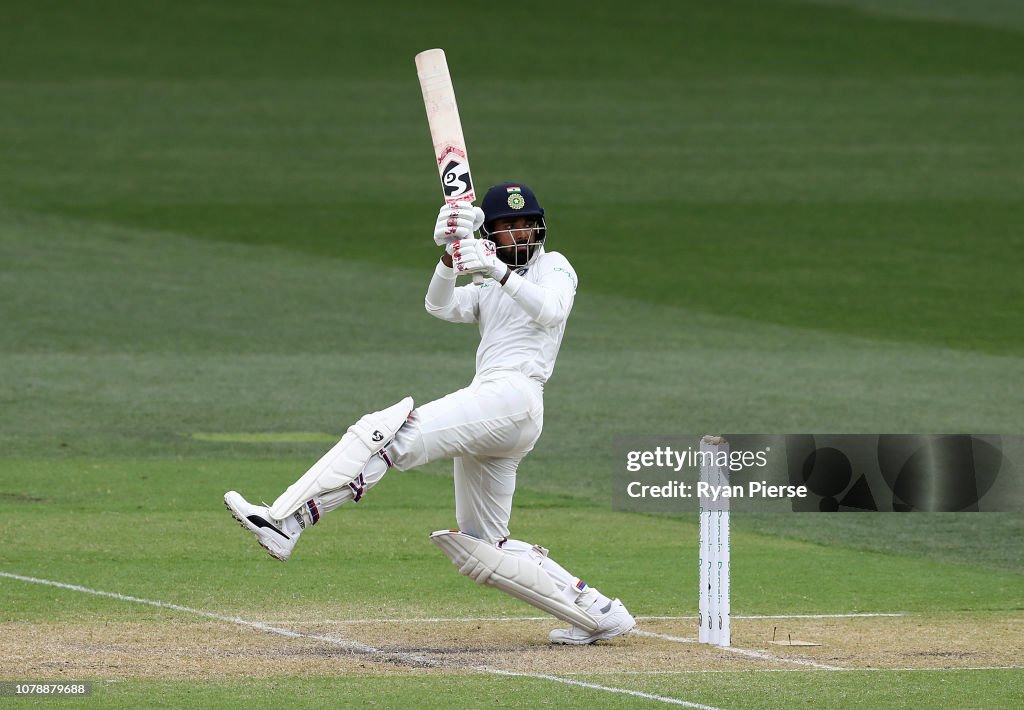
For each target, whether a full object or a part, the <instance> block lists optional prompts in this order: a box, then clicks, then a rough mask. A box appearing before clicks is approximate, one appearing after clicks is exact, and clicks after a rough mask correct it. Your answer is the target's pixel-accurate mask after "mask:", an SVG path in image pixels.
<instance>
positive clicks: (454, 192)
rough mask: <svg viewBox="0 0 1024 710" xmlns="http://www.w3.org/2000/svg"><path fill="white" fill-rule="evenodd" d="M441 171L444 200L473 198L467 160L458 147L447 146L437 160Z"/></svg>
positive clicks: (471, 180) (471, 199)
mask: <svg viewBox="0 0 1024 710" xmlns="http://www.w3.org/2000/svg"><path fill="white" fill-rule="evenodd" d="M437 163H438V165H439V166H440V171H441V187H442V189H443V190H444V197H445V199H446V200H449V201H452V200H469V201H470V202H472V201H473V200H474V199H475V197H476V196H475V195H474V194H473V179H472V177H470V174H469V161H468V160H466V154H465V153H464V152H462V151H460V150H459V149H458V148H454V147H449V148H447V149H445V151H444V152H443V153H442V154H441V157H440V158H439V159H438V161H437Z"/></svg>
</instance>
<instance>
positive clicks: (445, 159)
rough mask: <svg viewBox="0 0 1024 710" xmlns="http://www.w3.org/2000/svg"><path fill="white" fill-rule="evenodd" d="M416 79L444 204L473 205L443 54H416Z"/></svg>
mask: <svg viewBox="0 0 1024 710" xmlns="http://www.w3.org/2000/svg"><path fill="white" fill-rule="evenodd" d="M416 75H417V76H418V77H419V80H420V90H421V91H422V92H423V106H424V108H426V110H427V123H428V124H429V126H430V138H431V140H432V141H433V142H434V157H435V158H436V159H437V171H438V174H439V175H440V176H441V190H442V192H443V193H444V199H445V201H446V202H447V203H448V204H452V203H453V202H461V201H466V202H475V201H476V191H475V190H474V188H473V175H472V173H471V172H470V170H469V156H468V154H467V152H466V139H465V137H464V136H463V135H462V121H461V120H460V119H459V105H458V104H457V103H456V102H455V87H454V86H452V76H451V74H450V73H449V72H448V60H447V59H446V58H445V56H444V50H443V49H428V50H426V51H423V52H420V53H419V54H417V55H416ZM483 282H484V277H483V275H482V274H473V283H475V284H477V285H478V286H479V285H480V284H482V283H483Z"/></svg>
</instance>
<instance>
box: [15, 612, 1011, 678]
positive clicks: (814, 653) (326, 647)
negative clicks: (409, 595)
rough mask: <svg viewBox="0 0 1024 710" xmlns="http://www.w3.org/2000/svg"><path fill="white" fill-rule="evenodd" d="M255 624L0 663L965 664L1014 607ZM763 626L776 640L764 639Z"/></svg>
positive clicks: (64, 641)
mask: <svg viewBox="0 0 1024 710" xmlns="http://www.w3.org/2000/svg"><path fill="white" fill-rule="evenodd" d="M258 623H259V622H255V621H246V620H239V621H238V622H234V623H232V622H230V621H205V620H204V621H198V622H193V621H186V620H181V621H172V622H168V623H153V622H146V623H133V622H122V621H111V622H101V623H75V624H60V625H57V624H38V623H7V624H3V625H0V634H2V637H3V638H4V644H3V647H2V649H0V665H2V667H3V668H4V670H5V674H6V675H9V676H11V677H15V676H17V677H26V678H32V677H35V678H38V677H43V676H46V677H58V676H60V677H77V678H102V679H130V678H157V679H179V678H192V679H220V678H243V677H249V678H252V677H260V676H273V675H281V674H289V675H296V676H305V677H309V676H335V675H339V674H344V673H349V672H359V673H372V674H381V675H386V674H416V673H420V674H422V673H439V674H447V673H467V672H478V671H484V672H487V671H488V670H490V671H493V670H499V671H508V672H513V673H525V674H534V673H543V674H549V675H559V676H573V675H587V676H594V675H600V674H608V675H643V674H652V675H653V674H669V673H696V672H710V671H719V672H736V671H784V670H805V671H806V670H820V671H823V672H828V671H840V670H866V669H879V670H898V669H940V668H941V669H968V668H1006V667H1021V659H1022V658H1024V614H1014V615H1007V614H995V613H964V614H956V615H944V616H940V617H935V616H922V615H913V616H900V617H855V618H825V619H809V618H784V619H742V620H737V621H735V622H734V634H733V648H732V649H719V648H715V647H709V646H706V645H701V644H697V643H696V642H695V637H694V631H695V630H694V628H693V627H694V621H693V620H692V619H683V618H680V619H641V620H640V623H639V624H638V626H637V632H638V633H633V634H630V635H628V636H627V637H625V638H622V639H618V640H616V641H614V642H610V643H601V644H595V645H593V646H588V647H561V646H551V645H549V644H548V643H547V641H546V639H547V632H548V630H549V629H550V628H553V626H554V625H556V624H557V622H552V621H547V620H538V619H509V620H503V621H495V620H465V621H462V620H450V619H448V620H358V621H345V620H334V621H320V622H316V623H303V622H294V621H291V622H289V621H276V622H275V621H271V622H269V623H267V624H266V625H265V626H262V627H260V626H258ZM289 633H290V634H294V635H292V636H288V635H286V634H289ZM773 636H774V637H775V640H776V641H780V642H782V645H779V644H772V643H770V642H771V640H772V637H773ZM789 639H792V640H793V641H804V642H812V643H816V644H820V645H818V646H798V645H792V646H789V645H786V644H787V643H788V641H789Z"/></svg>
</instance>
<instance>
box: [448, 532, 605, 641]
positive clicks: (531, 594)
mask: <svg viewBox="0 0 1024 710" xmlns="http://www.w3.org/2000/svg"><path fill="white" fill-rule="evenodd" d="M430 541H431V542H433V543H434V544H435V545H437V546H438V547H440V548H441V550H443V551H444V554H446V555H447V556H448V559H450V560H451V561H452V562H453V563H454V564H455V566H456V567H458V568H459V572H460V573H462V574H464V575H466V576H467V577H469V578H470V579H472V580H473V581H474V582H476V583H477V584H486V585H487V586H490V587H494V588H496V589H500V590H501V591H503V592H505V593H507V594H511V595H512V596H513V597H515V598H516V599H522V600H523V601H524V602H526V603H527V604H530V605H531V606H535V607H537V608H538V609H540V610H542V611H546V612H547V613H548V614H551V615H552V616H555V617H557V618H559V619H561V620H562V621H567V622H569V623H570V624H574V625H575V626H579V627H581V628H584V629H586V630H587V631H591V632H593V631H597V621H596V620H595V619H594V617H592V616H591V615H590V614H587V613H586V612H585V611H583V610H582V609H580V608H579V607H578V606H576V605H575V604H572V603H570V602H566V601H565V599H564V597H563V595H562V594H561V593H560V592H559V589H558V587H557V586H556V585H555V582H554V580H553V579H552V578H551V576H550V575H549V574H548V573H547V571H546V570H544V568H543V567H541V566H540V565H538V564H536V563H533V562H531V561H530V560H529V559H528V558H524V557H521V556H519V555H513V554H511V553H508V552H505V551H504V550H501V549H499V548H498V547H497V546H495V545H492V544H490V543H486V542H484V541H483V540H479V539H477V538H475V537H473V536H471V535H467V534H466V533H463V532H459V531H458V530H438V531H437V532H435V533H432V534H431V535H430Z"/></svg>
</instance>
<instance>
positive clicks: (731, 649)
mask: <svg viewBox="0 0 1024 710" xmlns="http://www.w3.org/2000/svg"><path fill="white" fill-rule="evenodd" d="M631 633H633V634H634V635H636V636H646V637H648V638H656V639H664V640H666V641H672V642H673V643H696V642H697V639H695V638H688V637H684V636H669V635H668V634H659V633H655V632H653V631H638V630H637V629H633V631H632V632H631ZM710 648H717V649H719V650H721V651H725V652H727V653H735V654H736V655H738V656H746V657H748V658H757V659H759V660H762V661H772V662H774V663H792V664H793V665H796V666H807V667H808V668H816V669H818V670H820V671H844V670H847V669H846V668H840V667H839V666H829V665H825V664H824V663H816V662H815V661H805V660H803V659H800V658H783V657H782V656H773V655H772V654H770V653H765V652H764V651H751V650H748V649H745V648H736V647H735V646H710Z"/></svg>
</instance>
